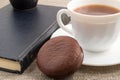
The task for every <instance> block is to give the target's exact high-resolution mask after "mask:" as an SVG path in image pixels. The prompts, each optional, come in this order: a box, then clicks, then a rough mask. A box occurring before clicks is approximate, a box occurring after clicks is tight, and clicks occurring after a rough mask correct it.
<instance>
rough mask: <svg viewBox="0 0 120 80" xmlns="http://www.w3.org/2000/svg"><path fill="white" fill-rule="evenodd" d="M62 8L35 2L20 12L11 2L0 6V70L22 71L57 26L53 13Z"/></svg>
mask: <svg viewBox="0 0 120 80" xmlns="http://www.w3.org/2000/svg"><path fill="white" fill-rule="evenodd" d="M60 9H61V7H55V6H45V5H38V6H37V8H34V9H31V10H26V11H19V10H14V9H13V8H12V6H11V5H7V6H5V7H4V8H1V9H0V70H3V71H7V72H12V73H23V72H24V71H25V70H26V68H27V67H28V66H29V65H30V64H31V63H32V62H33V60H34V59H35V58H36V55H37V53H38V50H39V49H40V47H41V46H42V45H43V44H44V42H46V41H47V40H48V39H49V38H50V36H51V34H52V33H53V32H54V31H55V30H56V29H57V28H59V26H58V25H57V23H56V14H57V12H58V10H60Z"/></svg>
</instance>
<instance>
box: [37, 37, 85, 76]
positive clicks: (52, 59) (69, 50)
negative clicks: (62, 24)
mask: <svg viewBox="0 0 120 80" xmlns="http://www.w3.org/2000/svg"><path fill="white" fill-rule="evenodd" d="M82 61H83V51H82V49H81V47H80V46H79V44H78V42H77V41H76V40H75V39H73V38H71V37H68V36H59V37H55V38H52V39H50V40H48V41H47V42H46V43H45V44H44V45H43V46H42V47H41V49H40V51H39V53H38V56H37V64H38V67H39V69H40V70H41V71H42V72H43V73H44V74H46V75H47V76H49V77H53V78H64V77H66V76H68V75H70V74H72V73H73V72H75V71H76V70H77V69H78V68H79V67H80V65H81V64H82Z"/></svg>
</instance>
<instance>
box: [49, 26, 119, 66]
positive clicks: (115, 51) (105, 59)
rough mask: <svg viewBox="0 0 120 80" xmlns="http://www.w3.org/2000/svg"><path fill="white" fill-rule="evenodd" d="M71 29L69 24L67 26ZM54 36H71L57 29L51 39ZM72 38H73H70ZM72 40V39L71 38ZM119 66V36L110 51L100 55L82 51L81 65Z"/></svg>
mask: <svg viewBox="0 0 120 80" xmlns="http://www.w3.org/2000/svg"><path fill="white" fill-rule="evenodd" d="M67 26H69V28H71V24H69V25H67ZM56 36H71V35H70V34H68V33H66V32H65V31H63V30H62V29H61V28H59V29H58V30H57V31H55V32H54V33H53V35H52V36H51V38H53V37H56ZM71 37H73V36H71ZM73 38H74V37H73ZM117 64H120V36H119V37H118V39H117V40H116V42H115V43H114V45H113V46H112V47H111V49H110V50H108V51H106V52H101V53H92V52H86V51H84V60H83V65H88V66H112V65H117Z"/></svg>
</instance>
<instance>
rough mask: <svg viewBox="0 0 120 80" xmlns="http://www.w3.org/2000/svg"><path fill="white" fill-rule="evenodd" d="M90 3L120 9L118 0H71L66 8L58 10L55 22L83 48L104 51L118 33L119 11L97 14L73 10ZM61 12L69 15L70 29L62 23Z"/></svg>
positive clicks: (119, 0) (119, 27)
mask: <svg viewBox="0 0 120 80" xmlns="http://www.w3.org/2000/svg"><path fill="white" fill-rule="evenodd" d="M90 4H101V5H108V6H111V7H115V8H117V9H119V10H120V0H72V1H70V2H69V3H68V5H67V9H62V10H60V11H58V13H57V22H58V24H59V26H60V27H61V28H62V29H63V30H64V31H66V32H68V33H70V34H71V35H73V36H74V37H75V38H76V39H77V41H78V42H79V44H80V46H81V47H82V48H83V49H84V50H87V51H95V52H99V51H105V50H107V49H109V48H110V47H111V46H112V44H113V43H114V42H115V40H116V38H117V36H118V34H119V31H120V30H119V29H120V24H119V23H120V13H115V14H108V15H101V16H99V15H86V14H81V13H77V12H75V11H74V9H76V8H78V7H80V6H85V5H90ZM62 14H67V15H68V16H70V18H71V24H72V30H69V28H68V27H66V26H65V25H64V24H63V22H62V19H61V16H62ZM118 25H119V26H118Z"/></svg>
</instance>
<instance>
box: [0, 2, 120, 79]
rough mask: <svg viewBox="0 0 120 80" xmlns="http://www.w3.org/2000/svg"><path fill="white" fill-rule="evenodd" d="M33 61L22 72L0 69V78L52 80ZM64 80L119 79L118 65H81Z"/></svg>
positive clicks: (55, 4)
mask: <svg viewBox="0 0 120 80" xmlns="http://www.w3.org/2000/svg"><path fill="white" fill-rule="evenodd" d="M68 2H69V0H39V4H44V5H53V6H66V4H67V3H68ZM7 4H9V0H0V7H1V8H2V7H4V6H5V5H7ZM35 62H36V61H34V62H33V63H32V65H31V66H30V67H29V68H28V69H27V70H26V71H25V72H24V73H23V74H22V75H18V74H12V73H8V72H3V71H0V80H54V79H51V78H49V77H47V76H45V75H44V74H43V73H42V72H40V71H39V69H38V68H37V65H36V63H35ZM65 80H120V65H116V66H109V67H89V66H82V67H81V68H80V69H79V70H78V71H77V72H75V73H74V74H73V75H71V76H70V77H68V78H66V79H65Z"/></svg>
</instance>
